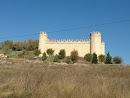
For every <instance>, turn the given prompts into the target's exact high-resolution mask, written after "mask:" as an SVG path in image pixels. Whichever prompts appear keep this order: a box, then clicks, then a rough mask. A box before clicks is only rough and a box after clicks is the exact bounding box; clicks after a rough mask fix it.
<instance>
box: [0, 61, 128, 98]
mask: <svg viewBox="0 0 130 98" xmlns="http://www.w3.org/2000/svg"><path fill="white" fill-rule="evenodd" d="M129 96H130V66H106V65H104V66H103V65H97V66H96V65H91V66H77V65H69V66H49V65H48V66H47V65H44V64H30V63H25V64H24V63H23V64H19V65H18V64H14V65H7V64H5V65H0V97H3V98H130V97H129Z"/></svg>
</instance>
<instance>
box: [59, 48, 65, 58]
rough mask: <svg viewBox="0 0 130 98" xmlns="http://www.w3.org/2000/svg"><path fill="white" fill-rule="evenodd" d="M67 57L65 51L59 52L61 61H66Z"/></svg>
mask: <svg viewBox="0 0 130 98" xmlns="http://www.w3.org/2000/svg"><path fill="white" fill-rule="evenodd" d="M65 56H66V52H65V49H61V50H60V52H59V59H64V58H65Z"/></svg>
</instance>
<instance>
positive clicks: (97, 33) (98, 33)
mask: <svg viewBox="0 0 130 98" xmlns="http://www.w3.org/2000/svg"><path fill="white" fill-rule="evenodd" d="M90 35H91V36H93V35H96V36H97V35H99V36H101V32H98V31H96V32H91V33H90Z"/></svg>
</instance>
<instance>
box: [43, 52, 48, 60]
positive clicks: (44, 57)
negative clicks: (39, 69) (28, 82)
mask: <svg viewBox="0 0 130 98" xmlns="http://www.w3.org/2000/svg"><path fill="white" fill-rule="evenodd" d="M46 59H47V56H46V53H45V52H44V53H43V55H42V61H45V60H46Z"/></svg>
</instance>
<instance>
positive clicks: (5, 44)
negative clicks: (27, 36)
mask: <svg viewBox="0 0 130 98" xmlns="http://www.w3.org/2000/svg"><path fill="white" fill-rule="evenodd" d="M3 47H8V48H9V49H12V47H13V41H12V40H11V41H10V40H6V41H4V42H2V43H1V48H3Z"/></svg>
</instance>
